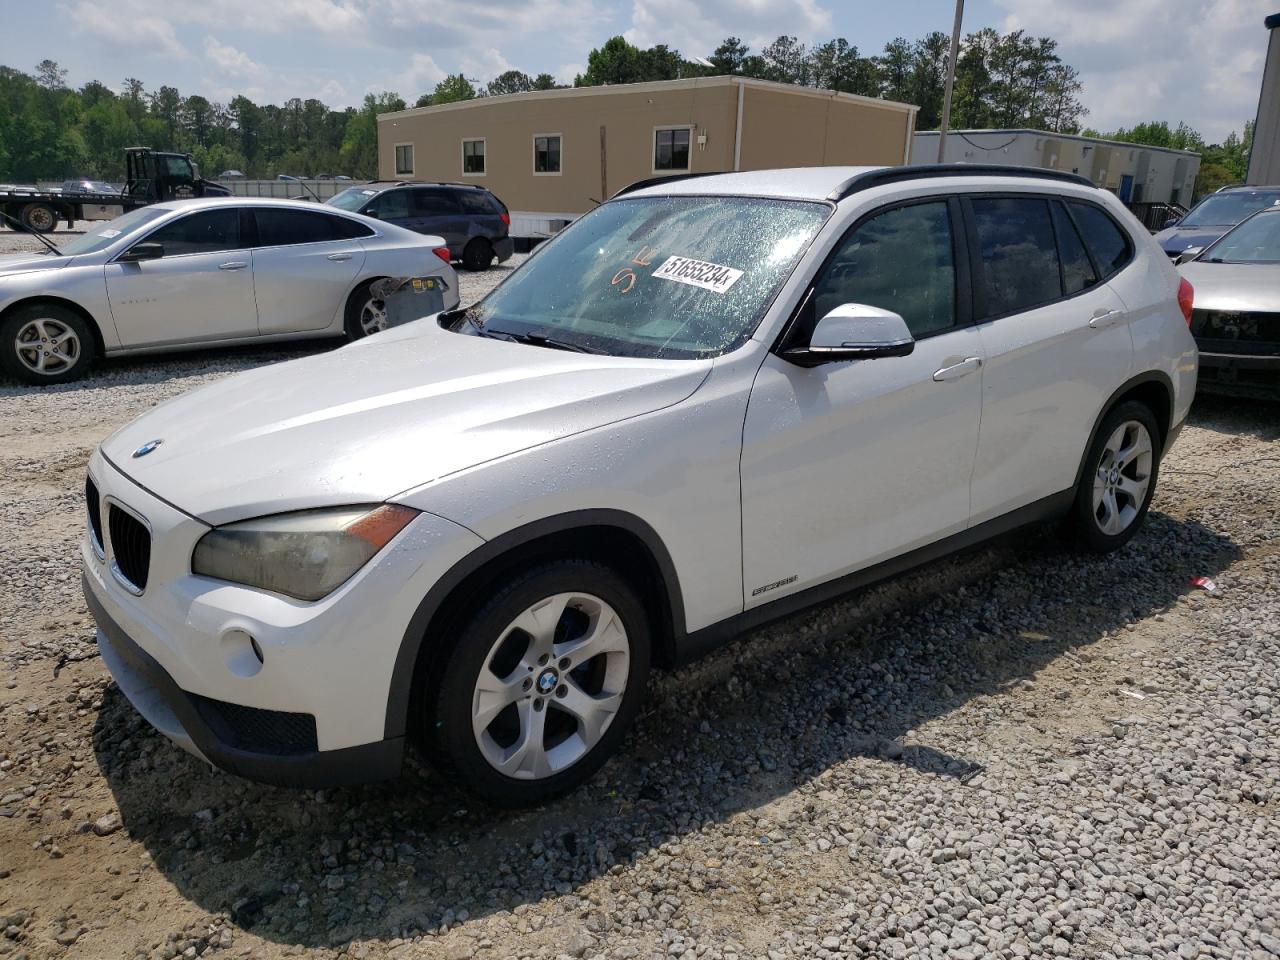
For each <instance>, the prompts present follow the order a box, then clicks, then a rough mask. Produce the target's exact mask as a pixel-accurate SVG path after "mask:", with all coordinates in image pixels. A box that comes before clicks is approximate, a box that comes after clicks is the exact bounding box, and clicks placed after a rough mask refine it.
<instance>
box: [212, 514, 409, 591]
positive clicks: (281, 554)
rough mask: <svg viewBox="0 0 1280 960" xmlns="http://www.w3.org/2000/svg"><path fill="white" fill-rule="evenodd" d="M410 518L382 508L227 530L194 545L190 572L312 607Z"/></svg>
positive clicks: (286, 517) (248, 523)
mask: <svg viewBox="0 0 1280 960" xmlns="http://www.w3.org/2000/svg"><path fill="white" fill-rule="evenodd" d="M417 515H418V511H416V510H413V509H410V508H409V507H402V506H399V505H397V504H391V503H387V504H383V505H381V506H371V505H366V506H355V507H332V508H328V509H324V510H300V511H298V512H297V513H281V514H277V515H275V516H272V517H259V518H258V519H256V520H244V521H241V522H240V523H230V524H227V525H226V526H225V527H217V528H215V529H213V530H210V531H209V532H208V533H206V534H205V535H204V536H203V537H201V538H200V542H199V543H197V544H196V549H195V552H194V553H193V554H192V556H191V572H192V573H195V574H199V575H200V576H202V577H214V578H215V579H218V580H230V581H231V582H233V583H243V584H245V585H246V586H250V587H261V588H262V589H263V590H270V591H272V592H273V593H283V594H285V595H286V596H290V597H296V598H297V599H299V600H319V599H320V598H321V597H324V596H327V595H328V594H330V593H332V592H333V591H334V590H336V589H337V588H338V587H340V586H341V585H342V584H344V583H346V582H347V580H349V579H351V577H352V576H353V575H354V574H355V572H356V571H357V570H359V569H360V568H361V567H363V566H364V565H365V564H366V563H368V562H369V560H370V559H371V558H372V557H373V555H374V554H376V553H377V552H378V551H379V550H381V549H382V548H383V547H385V546H386V545H387V544H388V543H389V542H390V541H391V539H392V537H394V536H395V535H396V534H397V533H399V532H400V531H401V530H403V529H404V528H405V526H406V525H407V524H408V523H409V521H410V520H412V519H413V518H414V517H416V516H417Z"/></svg>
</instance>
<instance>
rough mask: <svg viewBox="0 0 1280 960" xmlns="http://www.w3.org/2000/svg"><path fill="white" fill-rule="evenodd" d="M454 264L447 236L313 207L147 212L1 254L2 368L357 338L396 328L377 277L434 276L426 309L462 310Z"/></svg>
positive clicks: (45, 371)
mask: <svg viewBox="0 0 1280 960" xmlns="http://www.w3.org/2000/svg"><path fill="white" fill-rule="evenodd" d="M448 259H449V251H448V247H447V246H446V245H445V243H444V240H443V239H441V238H440V237H433V236H423V235H422V234H418V233H414V232H413V231H411V230H404V229H401V228H400V227H396V226H393V225H391V224H387V223H380V222H378V221H377V220H373V219H370V218H368V217H362V216H359V215H357V214H350V213H346V212H344V211H340V210H334V209H330V208H325V209H323V210H318V209H316V206H315V205H314V204H309V203H301V202H290V201H284V200H257V199H236V200H229V199H224V198H210V199H205V200H181V201H177V202H173V203H158V204H154V205H152V206H147V207H140V208H139V209H137V210H133V211H131V212H130V213H127V214H125V215H124V216H122V217H118V218H116V219H115V220H112V221H110V222H108V223H106V224H102V225H95V226H94V227H93V229H92V230H91V231H90V232H89V233H86V234H85V235H84V236H82V237H78V238H77V239H75V240H72V241H71V242H70V243H68V244H65V245H64V246H62V247H61V248H55V247H54V246H53V245H52V244H51V243H50V244H48V249H47V250H46V251H45V252H44V253H36V254H16V255H12V256H6V257H0V371H3V372H4V373H7V374H8V375H10V376H12V377H16V378H17V379H19V380H22V381H25V382H26V383H32V384H49V383H62V382H64V381H67V380H74V379H76V378H77V377H80V376H83V375H84V373H85V371H86V370H87V369H88V368H89V365H90V363H92V362H93V359H94V358H95V357H96V356H108V357H111V356H119V355H123V354H130V353H144V352H147V353H151V352H159V351H168V350H178V349H182V348H193V347H210V346H224V345H231V344H240V343H250V342H266V341H272V340H292V339H298V338H305V337H332V336H340V335H343V334H345V335H346V336H347V337H349V338H350V339H357V338H359V337H363V336H366V335H368V334H370V333H374V332H376V331H378V330H380V329H382V328H383V327H385V326H386V312H385V310H384V305H383V303H382V302H381V301H380V300H379V299H378V298H377V297H376V296H375V295H374V294H373V293H372V292H371V291H370V286H371V284H372V283H373V282H374V281H376V280H378V279H380V278H383V277H422V278H434V280H435V283H434V284H433V285H432V286H433V287H434V288H435V289H434V290H433V291H431V295H430V296H428V297H424V298H423V303H424V306H428V305H430V309H424V312H427V313H434V312H435V311H437V310H440V309H449V308H451V307H454V306H456V305H457V303H458V283H457V276H456V275H455V274H454V271H453V268H452V267H451V266H449V262H448ZM436 291H438V295H436ZM431 304H434V305H431Z"/></svg>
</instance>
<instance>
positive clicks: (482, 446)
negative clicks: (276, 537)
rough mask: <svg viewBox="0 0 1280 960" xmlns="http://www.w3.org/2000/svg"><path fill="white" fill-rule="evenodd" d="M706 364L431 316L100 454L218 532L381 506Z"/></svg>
mask: <svg viewBox="0 0 1280 960" xmlns="http://www.w3.org/2000/svg"><path fill="white" fill-rule="evenodd" d="M711 366H712V362H711V361H710V360H705V361H659V360H633V359H624V358H616V357H601V356H594V355H590V354H580V353H569V352H565V351H561V350H552V349H548V348H544V347H536V346H529V345H524V344H518V343H510V342H506V341H501V340H495V339H488V338H482V337H470V336H462V335H459V334H454V333H450V332H448V331H445V330H442V329H441V328H440V327H439V326H438V325H437V324H436V323H435V320H434V318H427V319H424V320H419V321H416V322H414V323H412V324H408V325H406V326H404V327H398V328H396V329H393V330H390V331H386V332H384V333H379V334H375V335H374V336H372V337H370V338H369V339H367V340H362V341H360V342H359V343H355V344H352V345H350V346H347V347H343V348H342V349H339V350H334V351H331V352H329V353H324V354H320V355H317V356H312V357H306V358H303V359H300V360H291V361H288V362H285V363H280V364H274V365H271V366H265V367H260V368H258V369H256V370H252V371H249V372H247V373H242V374H239V375H237V376H232V377H227V378H226V379H224V380H220V381H218V382H217V383H214V384H211V385H209V386H206V387H202V388H200V389H198V390H194V391H192V392H191V393H188V394H186V395H184V396H181V397H178V398H177V399H175V400H171V401H169V402H168V403H165V404H163V405H161V406H159V407H157V408H156V409H155V410H152V411H150V412H148V413H146V414H144V415H143V416H141V417H139V418H138V419H137V420H134V421H133V422H132V423H130V424H129V425H127V426H125V427H124V428H122V429H121V430H118V431H117V432H116V433H114V434H113V435H112V436H110V437H109V438H107V440H106V441H104V442H103V446H102V449H103V453H104V455H105V456H106V457H107V459H108V460H110V461H111V462H112V463H113V464H114V465H115V466H116V467H117V468H118V469H120V470H121V471H122V472H123V473H125V474H126V475H127V476H129V477H131V478H132V479H133V480H134V481H135V482H137V483H139V484H141V485H142V486H144V487H146V488H147V489H148V490H150V491H151V492H152V493H154V494H156V495H157V496H159V497H162V498H163V499H165V500H168V501H169V502H170V503H172V504H174V505H175V506H177V507H178V508H180V509H182V510H185V511H186V512H188V513H190V514H192V515H193V516H196V517H198V518H200V519H201V520H203V521H205V522H207V523H210V524H214V525H217V524H221V523H228V522H231V521H233V520H240V519H244V518H247V517H253V516H262V515H264V514H269V513H278V512H282V511H287V510H299V509H307V508H312V507H321V506H333V505H338V504H352V503H376V502H379V501H382V500H386V499H389V498H391V497H393V496H395V495H396V494H398V493H401V492H403V491H405V490H408V489H410V488H412V487H416V486H420V485H422V484H425V483H429V482H431V481H432V480H435V479H437V478H439V477H443V476H446V475H447V474H450V473H455V472H457V471H459V470H464V469H467V468H468V467H473V466H476V465H477V464H481V463H485V462H486V461H489V460H493V459H496V458H498V457H502V456H506V455H508V454H511V453H515V452H517V451H519V450H524V449H527V448H530V447H535V446H538V445H539V444H544V443H548V442H550V441H552V440H556V439H559V438H561V437H566V436H570V435H572V434H575V433H580V432H582V431H584V430H591V429H594V428H596V427H601V426H605V425H607V424H610V423H615V422H617V421H619V420H625V419H627V418H629V417H636V416H640V415H642V414H645V413H649V412H651V411H653V410H658V409H661V408H662V407H666V406H671V405H672V404H675V403H679V402H680V401H681V400H684V399H685V398H687V397H689V396H690V395H691V394H692V393H693V392H694V391H695V390H696V389H697V388H698V386H699V385H700V384H701V383H702V381H703V380H704V379H705V378H706V375H707V373H708V372H709V371H710V369H711ZM155 440H160V441H163V442H162V443H160V445H159V446H157V447H155V449H154V450H152V451H151V452H149V453H145V454H142V455H141V456H137V455H135V454H137V453H139V452H140V451H141V449H142V448H143V446H144V444H149V443H150V442H151V441H155Z"/></svg>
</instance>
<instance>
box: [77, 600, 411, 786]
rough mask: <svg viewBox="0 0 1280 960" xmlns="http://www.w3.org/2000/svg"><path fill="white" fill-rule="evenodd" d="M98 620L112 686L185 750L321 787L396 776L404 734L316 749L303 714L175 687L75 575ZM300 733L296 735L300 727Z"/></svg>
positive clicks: (248, 774) (271, 779)
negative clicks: (257, 707) (248, 706)
mask: <svg viewBox="0 0 1280 960" xmlns="http://www.w3.org/2000/svg"><path fill="white" fill-rule="evenodd" d="M82 583H83V587H84V596H85V600H86V602H87V603H88V605H89V612H90V613H91V614H93V619H94V620H95V621H97V624H98V650H99V651H100V652H101V654H102V659H103V662H104V663H106V665H107V668H108V669H109V670H110V671H111V675H112V676H113V677H114V678H115V680H116V683H117V684H118V685H119V687H120V690H121V692H122V693H124V695H125V696H126V697H127V698H128V699H129V702H130V703H132V704H133V706H134V709H136V710H137V711H138V712H139V713H140V714H142V716H143V718H144V719H145V720H146V721H147V722H148V723H150V724H151V725H152V726H153V727H155V728H156V729H157V730H159V731H160V732H161V733H163V734H164V735H165V736H166V737H168V738H169V739H170V740H172V741H173V742H174V743H175V744H177V745H178V746H180V747H182V748H183V749H184V750H186V751H187V752H188V753H191V754H193V755H194V756H196V757H199V758H200V759H201V760H205V761H207V762H209V763H211V764H213V765H214V766H217V767H220V768H221V769H223V770H225V771H227V772H228V773H233V774H235V775H236V776H240V777H245V778H246V779H249V780H256V781H258V782H260V783H270V784H275V785H278V786H285V787H306V788H312V789H316V788H321V787H333V786H342V785H346V784H353V783H367V782H370V781H375V780H388V779H392V778H394V777H396V776H398V775H399V773H400V764H401V760H402V759H403V753H404V739H403V738H402V737H394V738H391V739H387V740H380V741H377V742H375V743H367V744H361V745H359V746H354V747H344V748H342V749H338V750H317V749H315V748H314V746H311V748H310V749H308V748H307V746H306V734H305V730H306V726H307V721H308V720H309V721H310V723H311V728H312V732H311V737H312V738H313V739H312V741H311V742H312V744H314V722H315V721H314V718H312V717H309V716H308V715H306V714H283V713H277V712H275V711H266V710H262V711H253V712H252V716H251V717H249V718H247V722H246V717H245V708H242V707H237V705H235V704H224V703H221V702H220V701H216V700H211V699H209V698H207V697H197V696H194V695H192V694H189V693H187V692H186V691H184V690H183V689H182V688H180V687H179V686H178V685H177V683H175V682H174V680H173V678H172V677H171V676H170V675H169V674H168V672H167V671H166V670H165V669H164V668H163V667H162V666H160V664H159V663H158V662H157V661H156V660H155V658H154V657H152V656H151V655H150V654H148V653H147V652H146V651H145V650H143V649H142V648H141V647H140V646H139V645H138V644H137V643H135V642H134V641H133V640H132V639H131V638H130V637H129V636H128V634H126V633H125V631H124V630H123V629H122V628H121V627H120V625H119V624H117V623H116V622H115V620H113V619H112V618H111V616H110V614H108V613H107V610H106V608H105V607H104V606H103V605H102V602H101V601H100V600H99V599H98V598H97V596H96V595H95V594H94V592H93V590H92V589H91V588H90V585H89V581H88V578H87V577H83V578H82ZM300 731H303V732H300Z"/></svg>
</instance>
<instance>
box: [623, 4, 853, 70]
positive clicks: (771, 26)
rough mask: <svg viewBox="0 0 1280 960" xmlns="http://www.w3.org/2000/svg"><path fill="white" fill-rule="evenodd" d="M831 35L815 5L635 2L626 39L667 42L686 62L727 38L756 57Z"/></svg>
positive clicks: (828, 20)
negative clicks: (789, 42) (778, 46)
mask: <svg viewBox="0 0 1280 960" xmlns="http://www.w3.org/2000/svg"><path fill="white" fill-rule="evenodd" d="M832 30H833V27H832V19H831V13H830V12H829V11H827V10H825V9H823V8H822V7H820V6H819V5H818V4H817V3H816V2H815V0H702V2H700V3H697V4H694V3H690V2H688V0H634V6H633V8H632V13H631V26H630V28H629V29H628V30H627V31H626V33H625V34H624V36H625V37H626V38H627V40H629V41H630V42H631V43H634V44H636V46H639V47H651V46H653V45H654V44H656V43H665V44H666V45H667V46H669V47H672V48H674V49H676V50H679V51H680V52H681V53H683V54H684V55H685V56H686V57H689V56H700V57H705V56H708V55H709V54H710V53H711V52H712V51H713V50H715V48H716V47H718V46H719V45H720V42H721V41H722V40H724V39H725V38H726V37H738V38H739V39H741V40H744V41H746V43H747V44H748V45H749V46H750V47H751V48H752V51H753V52H756V53H758V52H759V51H760V50H761V48H763V47H765V46H766V45H768V44H770V43H772V42H773V41H774V40H775V39H777V38H778V37H780V36H783V35H787V36H793V37H797V38H798V39H799V40H800V42H801V43H806V44H808V43H814V42H817V43H821V42H823V41H825V40H827V39H828V38H830V36H831V32H832ZM601 39H603V38H601ZM850 39H851V41H852V40H853V39H854V38H852V37H851V38H850Z"/></svg>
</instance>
